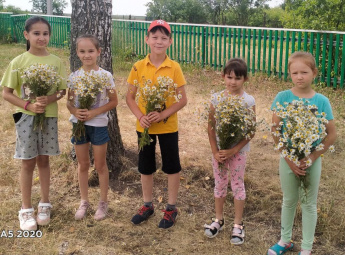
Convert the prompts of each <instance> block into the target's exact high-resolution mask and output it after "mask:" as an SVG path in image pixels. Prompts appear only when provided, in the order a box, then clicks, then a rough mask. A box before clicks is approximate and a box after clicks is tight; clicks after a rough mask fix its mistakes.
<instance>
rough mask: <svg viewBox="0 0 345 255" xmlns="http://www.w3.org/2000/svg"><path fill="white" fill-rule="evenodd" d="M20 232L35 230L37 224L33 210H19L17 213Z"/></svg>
mask: <svg viewBox="0 0 345 255" xmlns="http://www.w3.org/2000/svg"><path fill="white" fill-rule="evenodd" d="M18 218H19V222H20V229H21V230H29V231H30V230H37V223H36V220H35V217H34V208H28V209H21V210H20V211H19V212H18Z"/></svg>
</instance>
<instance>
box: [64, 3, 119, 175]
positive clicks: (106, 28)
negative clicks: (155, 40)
mask: <svg viewBox="0 0 345 255" xmlns="http://www.w3.org/2000/svg"><path fill="white" fill-rule="evenodd" d="M71 3H72V16H71V57H70V66H71V71H72V72H73V71H75V70H77V69H78V68H80V66H81V62H80V60H79V58H78V56H77V53H76V39H77V38H78V36H79V35H83V34H92V35H95V36H96V37H97V38H98V39H99V41H100V45H101V48H102V50H101V55H100V61H99V65H100V66H101V67H102V68H103V69H105V70H107V71H109V72H111V73H113V68H112V57H111V39H112V36H111V32H112V19H111V14H112V1H111V0H103V1H98V0H86V1H84V0H72V1H71ZM108 117H109V124H108V131H109V136H110V141H109V143H108V151H107V163H108V167H109V170H110V171H111V172H112V173H113V174H111V176H114V174H116V173H118V172H119V171H120V170H121V166H122V161H121V156H122V155H123V153H124V148H123V143H122V139H121V134H120V128H119V125H118V120H117V113H116V109H113V110H111V111H109V113H108Z"/></svg>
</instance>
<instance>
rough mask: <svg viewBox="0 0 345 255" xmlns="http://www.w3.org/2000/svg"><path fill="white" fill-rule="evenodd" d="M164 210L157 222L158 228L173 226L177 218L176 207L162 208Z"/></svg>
mask: <svg viewBox="0 0 345 255" xmlns="http://www.w3.org/2000/svg"><path fill="white" fill-rule="evenodd" d="M162 212H164V216H163V219H162V220H161V221H160V222H159V225H158V227H159V228H170V227H172V226H174V224H175V222H176V218H177V214H178V213H177V209H176V208H175V209H173V210H162Z"/></svg>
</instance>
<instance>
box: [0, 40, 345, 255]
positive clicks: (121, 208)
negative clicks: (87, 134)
mask: <svg viewBox="0 0 345 255" xmlns="http://www.w3.org/2000/svg"><path fill="white" fill-rule="evenodd" d="M0 51H1V47H0ZM56 54H60V55H61V57H62V58H64V59H65V61H66V63H68V59H67V58H68V56H66V54H65V53H64V52H60V51H57V53H56ZM6 61H9V60H6ZM66 65H67V64H66ZM183 69H184V71H185V74H186V79H187V82H188V84H187V86H186V91H187V96H188V101H189V103H188V105H187V106H186V107H185V108H183V109H182V110H181V111H180V112H179V144H180V158H181V164H182V168H183V170H182V172H181V185H180V192H179V197H178V204H177V206H178V208H179V216H178V220H177V223H176V224H175V226H174V227H173V228H171V229H168V230H162V229H159V228H158V223H159V221H160V219H161V218H162V216H163V213H162V212H161V210H162V209H164V207H165V204H166V202H167V196H168V194H167V179H166V175H165V174H164V173H162V171H160V170H158V171H157V173H156V174H155V179H154V201H153V203H154V204H155V215H154V216H153V217H151V218H150V219H149V220H148V221H147V222H145V223H143V224H141V225H139V226H134V225H132V224H131V222H130V219H131V217H132V215H133V214H134V213H136V211H137V209H138V208H139V207H140V206H141V204H142V196H141V184H140V175H139V174H138V173H137V168H136V167H137V137H136V133H135V117H134V116H133V115H132V114H131V112H130V110H129V109H128V107H127V105H126V103H125V98H124V96H125V92H126V75H127V74H128V71H129V70H123V69H121V70H118V71H117V70H116V67H115V77H116V85H117V87H118V93H119V105H118V107H117V112H118V118H119V125H120V130H121V136H122V140H123V143H124V146H125V149H126V152H125V155H124V157H123V162H124V168H123V170H122V172H121V173H120V174H119V176H118V179H117V180H112V181H111V184H110V191H109V207H110V209H109V217H108V218H107V219H105V220H103V221H101V222H96V221H94V220H93V214H94V212H95V208H96V206H97V203H98V198H99V188H98V187H90V189H89V195H90V202H91V204H92V206H93V209H92V210H90V211H89V214H88V216H87V218H86V219H85V220H82V221H78V222H77V221H75V220H74V213H75V210H76V208H77V207H78V204H79V191H78V182H77V172H76V164H75V162H73V161H72V160H71V159H70V157H69V151H70V150H71V148H72V146H71V144H70V142H69V138H70V135H71V131H70V129H71V125H70V123H69V121H68V118H69V113H68V111H67V109H66V107H65V99H63V100H61V101H60V102H59V107H60V116H59V140H60V147H61V148H60V149H61V150H62V155H60V156H58V157H53V158H52V159H51V168H52V174H51V177H52V178H51V179H52V180H51V201H52V204H53V206H54V208H53V211H52V213H53V214H52V221H51V224H49V225H48V226H46V227H40V228H39V230H40V231H42V237H41V238H18V237H13V238H6V237H4V236H1V238H0V253H1V254H59V255H60V254H61V255H62V254H229V255H242V254H243V255H259V254H266V253H267V249H268V248H269V247H270V246H271V245H273V244H274V243H275V242H277V241H278V240H279V233H280V207H281V190H280V183H279V176H278V161H279V155H278V153H277V152H275V151H274V150H273V141H272V138H271V137H270V134H269V132H268V131H267V130H258V131H257V133H256V136H255V137H254V139H253V140H252V141H251V145H250V146H251V151H250V153H249V155H248V161H247V167H246V177H245V185H246V191H247V200H246V206H245V213H244V223H245V226H246V237H245V243H244V244H243V245H241V246H238V247H237V246H232V245H230V242H229V237H230V234H231V225H232V221H233V216H234V215H233V202H232V200H233V198H232V194H231V191H230V187H229V195H228V197H227V200H226V203H227V204H226V209H225V215H224V217H225V229H224V230H223V231H222V232H221V233H220V234H219V235H218V236H217V237H216V238H215V239H208V238H206V237H205V236H204V229H203V225H204V224H205V223H207V222H210V218H211V217H214V199H213V186H214V185H213V182H214V179H213V176H212V168H211V163H210V162H211V152H210V147H209V143H208V138H207V132H206V123H203V124H199V123H198V121H197V119H198V114H197V113H198V111H200V109H201V108H202V103H203V102H205V101H207V100H208V99H209V95H210V91H211V90H215V91H217V90H220V89H222V82H221V78H220V73H219V72H215V71H213V70H210V69H200V68H195V69H193V68H190V67H183ZM0 74H1V73H0ZM289 86H290V85H289V84H288V83H282V82H280V81H278V80H277V79H273V78H267V77H265V76H260V75H257V76H255V77H252V79H251V81H250V82H249V83H248V84H247V85H246V91H247V92H248V93H249V94H252V95H253V96H254V97H255V99H256V109H257V116H258V120H265V121H266V122H267V123H269V122H270V114H271V113H270V111H269V108H270V104H271V102H272V101H273V98H274V96H275V94H276V93H277V92H278V91H280V90H282V89H287V88H289ZM341 93H343V92H341ZM337 98H338V99H339V102H338V101H336V102H337V103H342V104H344V102H345V97H344V96H343V94H342V96H340V98H339V97H337ZM0 105H1V107H0V114H1V116H2V119H3V121H2V122H1V123H0V132H1V133H2V134H3V135H2V136H0V143H1V144H2V146H1V147H2V148H1V152H0V162H1V165H0V169H1V170H0V191H1V194H2V198H1V199H0V204H1V206H0V208H1V209H0V219H1V221H0V230H1V231H3V233H4V231H5V233H8V232H9V231H14V232H16V231H17V230H19V223H18V219H17V211H18V210H19V208H20V189H19V182H18V173H19V169H20V162H19V161H17V160H14V159H13V158H12V157H13V151H14V146H15V133H14V128H13V123H12V121H11V114H12V112H13V107H12V106H10V104H9V103H7V102H4V101H3V99H2V98H1V100H0ZM333 107H334V106H333ZM343 113H344V112H343V108H340V109H339V111H338V112H336V116H338V117H339V119H338V120H337V127H339V128H340V129H339V136H338V141H337V144H336V148H339V149H337V152H336V153H334V154H326V155H325V157H324V162H323V173H322V181H321V185H320V195H319V209H318V212H319V219H318V226H317V229H316V235H315V243H314V250H313V254H316V255H343V254H345V249H344V247H345V246H344V245H345V237H344V235H343V233H345V218H344V204H343V201H344V199H345V192H344V191H345V184H344V183H345V175H344V172H343V171H342V170H343V169H344V167H343V163H342V162H343V161H342V159H343V158H344V156H345V155H344V152H343V151H344V129H341V127H344V124H345V121H344V119H345V116H343V115H342V114H343ZM339 139H340V140H339ZM157 155H159V150H157ZM159 165H160V160H159V157H158V166H159ZM32 190H33V192H32V200H33V203H34V205H35V206H36V204H37V203H38V201H39V197H40V195H39V190H40V188H39V180H38V179H37V172H35V176H34V183H33V189H32ZM293 239H294V241H295V243H296V248H295V249H294V251H293V252H290V253H288V254H297V253H298V251H299V247H300V242H301V212H300V210H299V209H298V211H297V215H296V221H295V226H294V231H293Z"/></svg>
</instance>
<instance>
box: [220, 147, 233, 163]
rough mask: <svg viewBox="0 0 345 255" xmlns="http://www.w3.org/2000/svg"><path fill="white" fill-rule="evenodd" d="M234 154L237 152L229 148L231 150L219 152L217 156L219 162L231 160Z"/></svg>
mask: <svg viewBox="0 0 345 255" xmlns="http://www.w3.org/2000/svg"><path fill="white" fill-rule="evenodd" d="M236 153H237V151H236V149H235V148H231V149H228V150H219V156H220V158H221V160H223V161H225V160H227V159H229V158H231V157H232V156H234V155H235V154H236Z"/></svg>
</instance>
